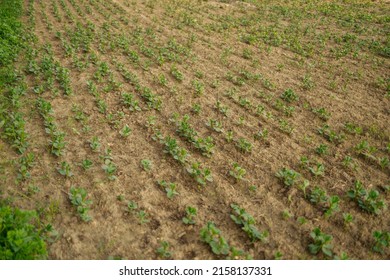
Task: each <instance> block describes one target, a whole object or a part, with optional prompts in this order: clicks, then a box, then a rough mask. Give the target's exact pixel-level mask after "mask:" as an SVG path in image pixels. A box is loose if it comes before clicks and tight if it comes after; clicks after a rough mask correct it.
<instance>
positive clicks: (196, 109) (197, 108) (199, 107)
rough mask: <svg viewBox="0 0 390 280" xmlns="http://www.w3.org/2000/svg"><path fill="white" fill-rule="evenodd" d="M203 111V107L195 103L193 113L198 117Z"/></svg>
mask: <svg viewBox="0 0 390 280" xmlns="http://www.w3.org/2000/svg"><path fill="white" fill-rule="evenodd" d="M201 110H202V107H201V105H200V104H199V103H195V104H194V105H193V106H192V112H194V113H195V114H196V115H199V113H200V111H201Z"/></svg>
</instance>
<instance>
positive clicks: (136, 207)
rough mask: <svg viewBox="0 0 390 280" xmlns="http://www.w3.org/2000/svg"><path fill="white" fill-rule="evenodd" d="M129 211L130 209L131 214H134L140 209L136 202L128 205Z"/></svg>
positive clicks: (130, 202)
mask: <svg viewBox="0 0 390 280" xmlns="http://www.w3.org/2000/svg"><path fill="white" fill-rule="evenodd" d="M127 209H128V210H129V211H130V212H133V211H134V210H136V209H138V204H137V203H136V202H135V201H132V200H130V201H129V202H128V203H127Z"/></svg>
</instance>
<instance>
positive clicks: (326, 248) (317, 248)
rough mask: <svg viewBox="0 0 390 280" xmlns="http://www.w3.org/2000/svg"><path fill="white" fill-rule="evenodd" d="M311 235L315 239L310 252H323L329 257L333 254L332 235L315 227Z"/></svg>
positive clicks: (314, 253)
mask: <svg viewBox="0 0 390 280" xmlns="http://www.w3.org/2000/svg"><path fill="white" fill-rule="evenodd" d="M310 237H311V238H312V239H313V243H312V244H310V245H309V252H310V253H311V254H313V255H317V254H318V253H319V252H322V253H323V254H324V255H325V256H327V257H332V256H333V245H332V244H331V243H330V242H331V241H332V239H333V237H332V236H331V235H328V234H325V233H323V232H321V230H320V229H319V228H315V229H314V230H313V231H312V232H311V233H310Z"/></svg>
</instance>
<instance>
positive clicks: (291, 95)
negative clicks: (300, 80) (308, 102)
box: [280, 88, 299, 103]
mask: <svg viewBox="0 0 390 280" xmlns="http://www.w3.org/2000/svg"><path fill="white" fill-rule="evenodd" d="M280 98H282V99H283V100H284V101H286V102H288V103H291V102H294V101H298V100H299V97H298V95H297V94H296V93H295V92H294V91H293V90H292V89H290V88H289V89H287V90H286V91H284V92H283V93H282V95H281V96H280Z"/></svg>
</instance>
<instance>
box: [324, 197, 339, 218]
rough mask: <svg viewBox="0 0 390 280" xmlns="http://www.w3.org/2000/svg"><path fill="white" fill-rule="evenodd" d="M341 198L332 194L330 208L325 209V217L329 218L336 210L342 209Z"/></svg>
mask: <svg viewBox="0 0 390 280" xmlns="http://www.w3.org/2000/svg"><path fill="white" fill-rule="evenodd" d="M339 202H340V198H339V197H338V196H337V195H334V196H331V197H330V198H329V200H328V208H327V209H326V211H325V218H329V217H330V216H332V215H333V214H334V213H335V212H338V211H340V207H339Z"/></svg>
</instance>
